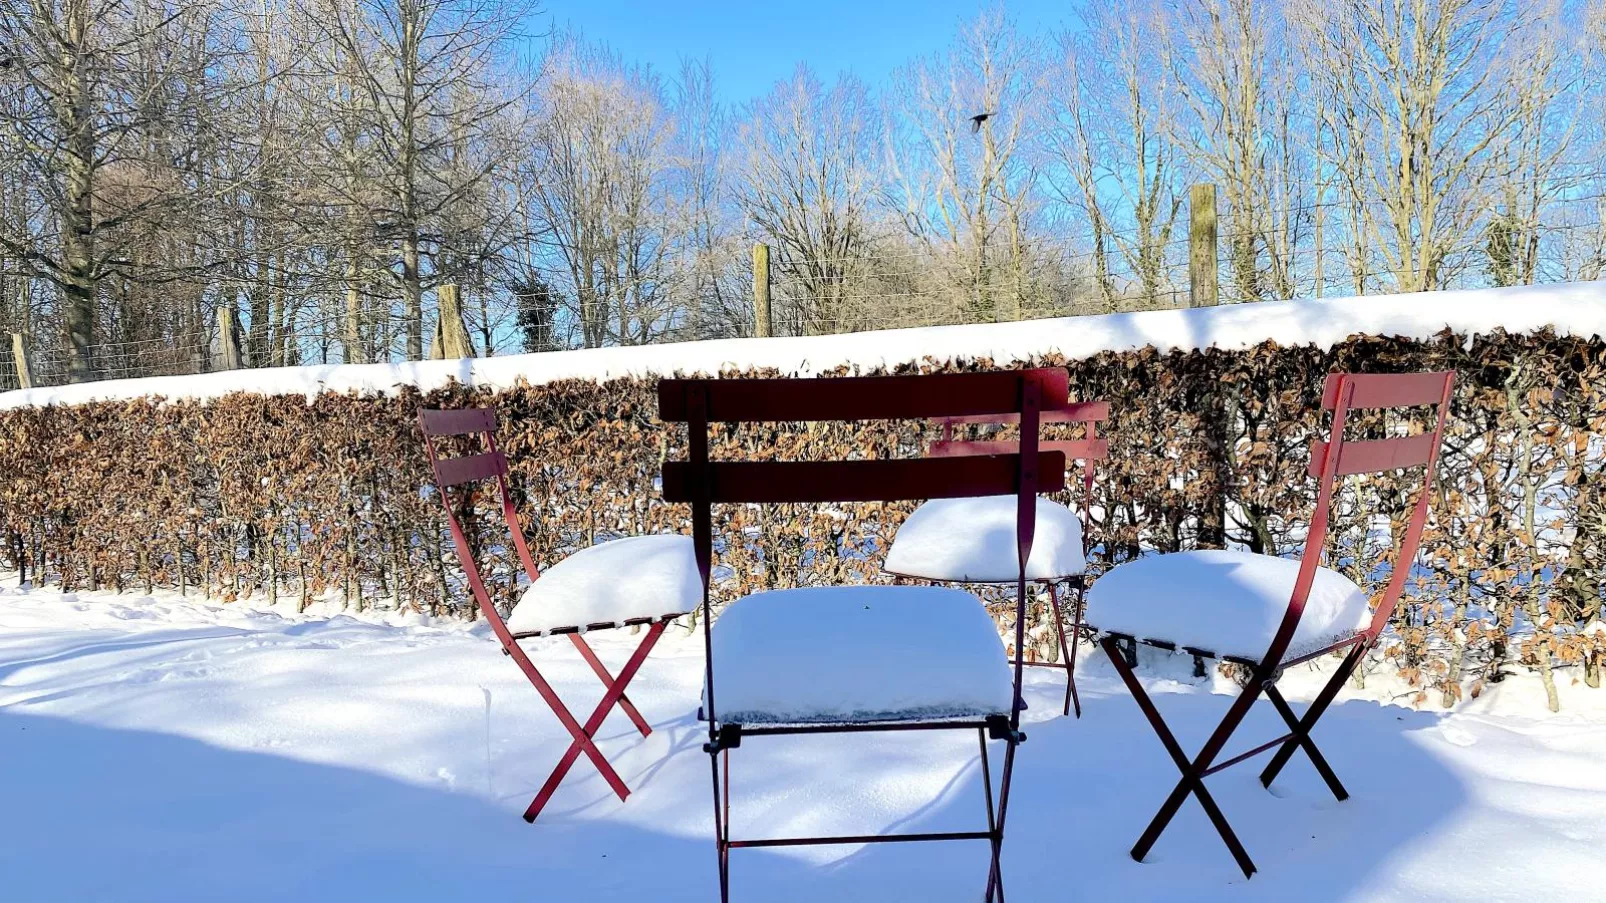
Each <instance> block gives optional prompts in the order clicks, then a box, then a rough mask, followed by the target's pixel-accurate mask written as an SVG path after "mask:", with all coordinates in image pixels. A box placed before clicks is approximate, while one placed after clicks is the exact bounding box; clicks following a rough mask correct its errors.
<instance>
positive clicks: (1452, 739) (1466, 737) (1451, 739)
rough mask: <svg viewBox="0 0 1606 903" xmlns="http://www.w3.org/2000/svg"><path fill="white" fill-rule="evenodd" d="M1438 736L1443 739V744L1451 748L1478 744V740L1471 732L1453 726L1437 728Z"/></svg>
mask: <svg viewBox="0 0 1606 903" xmlns="http://www.w3.org/2000/svg"><path fill="white" fill-rule="evenodd" d="M1439 736H1441V737H1443V738H1444V742H1446V743H1449V744H1451V745H1453V746H1461V747H1467V746H1472V745H1474V744H1476V743H1477V742H1478V738H1477V737H1476V736H1474V735H1473V734H1472V732H1471V731H1468V730H1466V729H1464V728H1459V727H1455V726H1453V725H1452V726H1445V727H1441V728H1439Z"/></svg>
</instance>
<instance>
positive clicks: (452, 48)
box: [306, 0, 530, 360]
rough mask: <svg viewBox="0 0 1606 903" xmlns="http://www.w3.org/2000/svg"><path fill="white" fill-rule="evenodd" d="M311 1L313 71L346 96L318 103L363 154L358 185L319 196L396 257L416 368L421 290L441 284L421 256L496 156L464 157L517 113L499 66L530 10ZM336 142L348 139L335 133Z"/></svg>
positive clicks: (387, 0)
mask: <svg viewBox="0 0 1606 903" xmlns="http://www.w3.org/2000/svg"><path fill="white" fill-rule="evenodd" d="M309 2H310V4H311V5H310V6H309V7H308V8H307V11H306V12H307V15H308V16H309V17H310V21H311V22H312V23H313V24H314V25H315V26H317V28H318V30H319V32H320V34H319V37H320V38H321V40H322V42H323V43H324V45H325V47H326V50H325V52H324V54H323V55H322V56H321V59H322V60H323V65H324V69H323V73H322V74H323V75H325V76H326V77H328V78H330V79H333V80H335V81H336V83H337V84H340V83H343V86H344V88H345V90H337V91H336V92H333V93H331V94H329V95H327V96H328V97H329V99H331V100H334V101H341V102H344V103H345V104H347V106H345V107H343V108H336V109H334V110H332V111H331V113H332V114H333V118H334V119H335V120H336V121H342V122H345V123H348V124H354V125H356V126H357V134H356V141H355V145H356V146H355V147H343V148H342V151H343V152H346V151H355V150H356V148H357V147H360V148H361V151H362V157H363V159H362V160H361V161H360V164H361V168H360V169H359V170H357V172H358V173H360V174H361V176H362V178H352V177H351V175H352V173H351V172H350V171H348V172H347V173H345V174H342V176H343V177H337V178H329V179H326V180H324V185H323V187H324V189H325V190H327V191H330V192H331V193H332V194H333V195H334V196H335V197H336V198H338V201H337V202H338V203H339V204H341V205H344V206H348V207H352V208H356V209H360V210H362V211H363V213H364V214H365V218H366V219H367V221H368V223H369V224H370V225H371V227H372V229H373V235H374V241H375V243H376V245H377V249H378V250H380V252H381V253H388V252H389V251H390V249H392V248H394V253H395V255H396V258H397V260H396V261H395V263H396V264H399V268H398V269H394V270H390V272H391V273H392V274H393V277H394V279H395V281H396V287H397V288H398V290H399V291H400V293H401V299H402V308H403V310H402V323H403V326H404V329H405V335H406V350H405V354H406V356H407V358H408V359H409V360H417V359H419V358H421V357H423V353H424V309H423V297H424V292H425V289H426V286H427V285H429V284H430V283H432V282H433V281H434V280H435V279H436V278H437V275H438V274H437V273H436V272H435V271H434V270H433V269H430V270H429V271H426V263H428V261H426V259H425V257H426V254H427V252H428V251H429V250H430V249H431V248H435V249H438V248H439V247H440V244H441V242H442V241H443V239H444V237H445V236H444V229H443V224H442V218H443V216H444V214H445V212H446V211H447V210H448V209H450V208H453V207H454V206H459V207H460V206H461V204H462V202H463V201H464V200H465V199H466V198H468V197H471V196H473V195H474V194H475V192H477V191H479V190H480V189H481V188H482V187H483V183H484V181H485V180H486V179H487V178H489V176H490V174H491V173H492V171H494V170H495V169H496V168H497V167H498V166H499V165H500V164H501V163H502V161H503V159H504V158H503V156H502V155H501V154H500V153H495V152H492V153H486V154H483V155H479V156H478V157H477V158H476V157H474V156H472V155H473V154H474V153H475V152H476V151H477V150H479V149H482V148H485V147H487V146H489V145H491V144H492V143H493V141H492V138H491V135H492V132H493V131H494V130H495V129H496V128H498V127H499V125H500V123H501V122H502V117H503V114H504V113H505V112H506V111H508V110H509V109H512V108H515V107H516V106H517V103H518V100H519V97H518V95H517V93H515V92H509V91H508V90H507V86H508V84H510V82H509V81H508V80H506V79H504V78H502V76H503V75H504V74H505V73H504V72H502V71H500V70H499V69H498V63H499V61H500V60H501V59H502V58H503V57H504V56H505V55H506V54H508V53H509V51H510V48H511V45H512V43H513V41H514V40H516V39H517V37H518V36H519V29H520V27H521V26H522V23H523V21H524V19H525V17H526V16H527V15H528V13H529V12H530V4H528V3H524V2H476V0H309ZM511 84H513V85H514V86H515V89H516V87H517V82H512V83H511ZM334 134H335V135H336V136H337V138H338V140H340V141H342V142H349V141H351V138H350V137H349V136H348V135H347V134H346V133H345V132H344V131H337V132H336V133H334ZM351 162H352V163H353V164H356V163H358V162H359V161H356V160H353V161H351ZM353 244H354V245H355V244H356V243H355V242H353ZM457 250H458V251H459V252H461V251H463V250H466V249H463V248H459V249H457ZM387 263H388V261H387ZM459 265H461V263H460V264H459Z"/></svg>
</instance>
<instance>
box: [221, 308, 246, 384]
mask: <svg viewBox="0 0 1606 903" xmlns="http://www.w3.org/2000/svg"><path fill="white" fill-rule="evenodd" d="M236 317H237V314H235V312H234V308H233V307H232V306H230V307H220V308H218V312H217V330H218V345H219V346H221V347H220V348H219V354H220V355H221V356H222V358H223V369H225V370H238V369H240V367H241V366H242V364H243V363H244V361H242V360H241V355H240V321H239V320H238V319H236Z"/></svg>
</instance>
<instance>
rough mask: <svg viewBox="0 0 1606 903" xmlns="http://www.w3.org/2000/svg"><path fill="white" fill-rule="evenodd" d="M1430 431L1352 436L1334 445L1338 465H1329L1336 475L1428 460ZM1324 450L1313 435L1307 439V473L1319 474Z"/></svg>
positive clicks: (1415, 464) (1322, 442)
mask: <svg viewBox="0 0 1606 903" xmlns="http://www.w3.org/2000/svg"><path fill="white" fill-rule="evenodd" d="M1433 440H1434V436H1433V434H1432V433H1422V434H1421V435H1417V436H1403V437H1399V438H1395V439H1356V440H1354V441H1351V442H1345V443H1343V444H1342V445H1340V446H1339V447H1338V465H1337V466H1336V467H1335V468H1334V469H1333V473H1334V474H1335V475H1337V476H1341V477H1345V476H1350V475H1352V474H1357V473H1379V472H1381V471H1385V470H1403V469H1405V468H1407V467H1420V466H1422V465H1424V464H1426V463H1428V459H1429V458H1430V457H1432V455H1433ZM1326 454H1327V442H1326V440H1324V439H1317V440H1314V441H1313V442H1312V443H1311V450H1310V475H1311V476H1313V477H1320V476H1321V475H1322V470H1321V467H1322V464H1321V462H1322V458H1323V457H1324V456H1325V455H1326Z"/></svg>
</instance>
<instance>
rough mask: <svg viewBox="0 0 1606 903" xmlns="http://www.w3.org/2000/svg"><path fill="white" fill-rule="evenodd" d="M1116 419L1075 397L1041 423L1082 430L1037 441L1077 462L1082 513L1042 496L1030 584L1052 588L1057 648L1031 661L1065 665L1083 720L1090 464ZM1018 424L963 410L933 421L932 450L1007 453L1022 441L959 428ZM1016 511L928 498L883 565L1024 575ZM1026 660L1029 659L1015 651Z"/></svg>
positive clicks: (989, 502)
mask: <svg viewBox="0 0 1606 903" xmlns="http://www.w3.org/2000/svg"><path fill="white" fill-rule="evenodd" d="M1109 418H1110V405H1109V402H1105V401H1071V400H1070V399H1068V398H1067V399H1066V400H1065V402H1064V403H1063V404H1061V405H1058V406H1055V407H1052V408H1045V409H1044V410H1043V411H1041V412H1040V416H1039V421H1038V423H1039V428H1041V426H1042V424H1046V423H1075V424H1079V425H1080V426H1081V428H1082V433H1083V437H1082V438H1081V439H1050V440H1042V439H1041V438H1040V437H1039V438H1040V441H1039V443H1038V447H1039V448H1040V449H1044V450H1050V451H1060V452H1064V453H1065V461H1066V464H1070V463H1071V462H1073V461H1080V462H1081V470H1082V474H1081V476H1082V479H1081V484H1082V491H1081V493H1080V496H1081V508H1082V510H1081V513H1080V514H1076V513H1073V512H1072V511H1071V510H1070V509H1069V508H1067V507H1065V506H1064V505H1061V504H1059V503H1058V502H1055V501H1053V500H1051V499H1046V498H1042V497H1039V498H1038V499H1037V501H1036V508H1035V514H1034V519H1035V531H1036V532H1035V535H1034V536H1033V538H1032V546H1031V551H1030V553H1029V558H1028V560H1027V562H1026V569H1025V574H1026V580H1028V581H1030V582H1032V583H1038V584H1041V585H1043V586H1044V587H1046V588H1047V589H1048V601H1049V609H1050V614H1051V616H1052V618H1053V625H1054V638H1055V639H1056V640H1057V641H1058V644H1059V657H1058V660H1056V661H1041V660H1036V659H1033V660H1030V661H1025V664H1028V665H1032V666H1034V667H1044V668H1061V669H1063V670H1064V671H1065V707H1064V712H1065V714H1067V715H1069V714H1071V710H1072V708H1073V707H1074V709H1075V711H1076V716H1077V717H1078V718H1080V717H1081V716H1082V703H1081V700H1080V699H1078V698H1077V695H1076V641H1077V639H1078V638H1079V637H1080V635H1081V632H1082V603H1083V593H1084V591H1085V590H1086V589H1087V584H1086V582H1085V580H1084V579H1083V578H1084V576H1085V575H1086V573H1087V538H1086V535H1085V533H1086V530H1087V525H1088V524H1089V523H1090V517H1091V516H1092V500H1093V467H1094V464H1095V462H1097V461H1101V460H1103V459H1104V458H1106V457H1108V456H1109V453H1110V446H1109V443H1108V441H1106V440H1104V439H1101V438H1099V434H1098V424H1099V423H1100V422H1102V421H1105V420H1108V419H1109ZM1018 423H1020V417H1019V416H1016V415H1010V414H1003V415H985V414H984V415H968V416H967V415H960V416H956V417H944V418H940V419H939V420H938V421H937V424H938V425H939V426H940V427H941V428H942V433H941V437H940V438H938V439H937V440H936V441H934V442H932V443H931V454H932V455H934V456H938V457H941V456H946V455H974V454H1008V453H1010V452H1012V451H1015V450H1017V449H1018V448H1019V446H1020V440H1019V439H1018V438H1016V439H1002V440H1001V439H997V438H992V439H980V440H972V439H956V438H954V430H955V428H956V427H958V428H962V427H966V426H982V427H985V428H993V427H1000V426H1002V427H1008V426H1013V425H1016V424H1018ZM1018 514H1019V512H1018V511H1017V509H1016V500H1015V498H1014V496H1008V495H1004V496H982V497H978V498H940V499H930V500H928V501H926V502H924V503H922V504H921V505H920V507H919V508H916V509H915V511H914V513H913V514H911V515H909V517H908V518H907V519H906V520H904V522H903V524H902V525H901V526H899V527H898V532H897V534H896V535H895V536H894V537H893V539H892V546H891V548H890V549H888V550H887V558H886V561H885V563H884V564H883V566H882V570H884V571H885V572H886V573H888V574H891V575H893V576H895V577H909V578H914V579H918V580H931V581H935V582H938V583H989V584H999V585H1003V584H1009V583H1013V582H1015V580H1016V578H1017V576H1018V575H1019V573H1020V562H1019V560H1018V558H1017V551H1016V548H1015V527H1016V524H1015V520H1016V517H1017V516H1018ZM1061 583H1064V584H1066V585H1067V586H1068V587H1070V588H1072V589H1074V590H1075V591H1076V598H1075V601H1074V603H1073V605H1072V607H1071V630H1070V635H1069V637H1067V635H1066V630H1065V616H1064V612H1063V610H1062V609H1061V608H1060V599H1059V590H1060V586H1059V585H1060V584H1061ZM1017 654H1018V655H1019V657H1021V658H1022V659H1023V660H1025V658H1026V656H1025V655H1024V654H1023V653H1022V651H1021V650H1019V649H1017Z"/></svg>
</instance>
